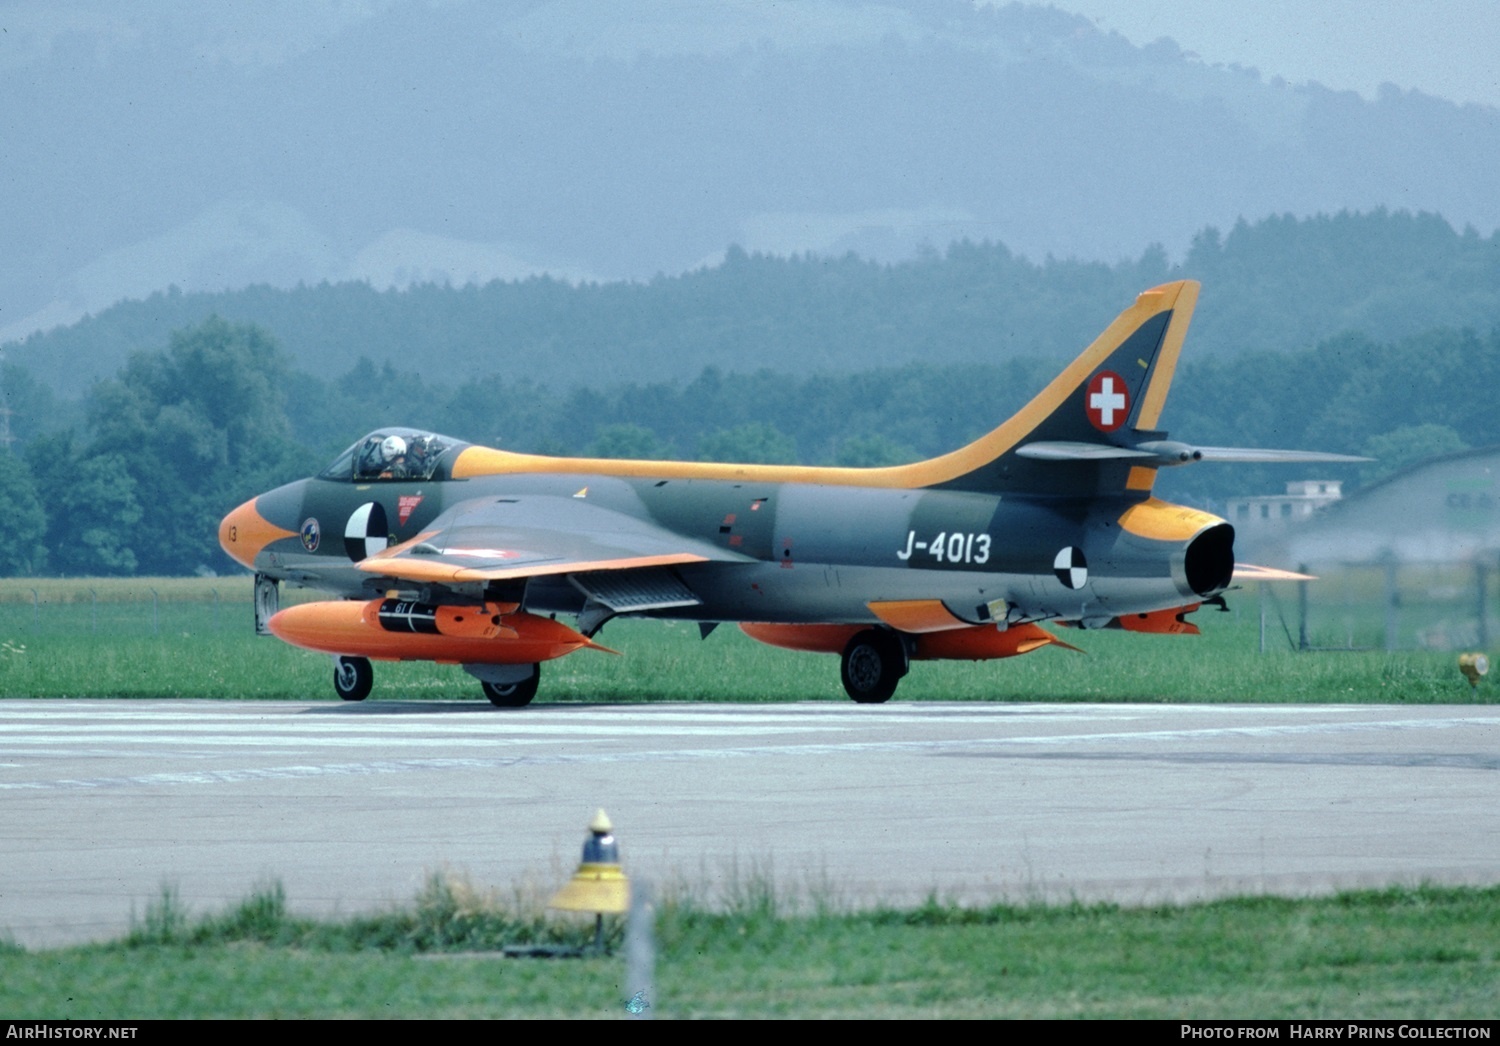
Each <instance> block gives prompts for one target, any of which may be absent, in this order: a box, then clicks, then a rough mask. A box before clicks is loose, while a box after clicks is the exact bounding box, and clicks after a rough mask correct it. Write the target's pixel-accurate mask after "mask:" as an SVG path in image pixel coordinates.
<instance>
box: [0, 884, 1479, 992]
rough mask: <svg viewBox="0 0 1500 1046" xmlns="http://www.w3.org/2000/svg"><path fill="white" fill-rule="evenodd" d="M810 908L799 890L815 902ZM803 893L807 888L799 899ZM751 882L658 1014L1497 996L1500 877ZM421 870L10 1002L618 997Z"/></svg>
mask: <svg viewBox="0 0 1500 1046" xmlns="http://www.w3.org/2000/svg"><path fill="white" fill-rule="evenodd" d="M803 907H806V906H805V905H804V906H803ZM813 907H814V909H816V906H813ZM778 908H779V904H778V901H777V895H776V892H775V891H774V890H771V889H759V888H757V887H756V886H755V884H750V885H749V887H747V889H745V890H744V891H743V892H742V893H741V894H740V895H739V896H738V897H737V898H735V899H734V900H733V901H732V902H731V903H730V904H729V905H728V906H727V908H724V909H721V910H716V911H711V910H708V909H705V908H703V907H701V906H699V905H697V904H694V903H692V902H691V901H684V900H681V899H676V900H673V899H670V898H669V899H668V901H667V902H666V903H665V904H663V905H662V906H661V909H660V910H659V912H658V915H657V918H656V921H655V926H656V929H655V942H656V948H657V952H656V960H655V977H654V984H653V985H652V986H651V988H650V990H649V991H648V992H647V994H646V996H645V999H646V1000H647V1001H648V1002H649V1003H650V1004H651V1007H652V1011H653V1015H654V1016H658V1017H668V1018H671V1017H677V1018H701V1017H809V1016H816V1017H881V1018H901V1017H1046V1018H1057V1017H1141V1018H1184V1017H1193V1018H1301V1019H1315V1018H1330V1019H1332V1018H1339V1019H1348V1018H1360V1017H1364V1018H1389V1019H1402V1020H1412V1019H1424V1018H1426V1019H1431V1018H1476V1017H1489V1016H1491V1015H1492V1014H1493V1012H1494V1007H1495V1000H1496V998H1497V997H1500V889H1488V890H1471V889H1436V888H1421V889H1400V890H1387V891H1379V892H1360V893H1347V894H1341V895H1338V896H1335V897H1330V898H1321V899H1313V900H1284V899H1277V898H1254V899H1232V900H1224V901H1217V902H1213V903H1209V904H1200V905H1189V906H1163V907H1152V908H1136V909H1122V908H1118V907H1115V906H1112V905H1080V904H1074V905H1061V906H1057V905H1052V906H1047V905H1022V906H996V907H991V908H982V909H965V908H956V907H950V906H946V905H942V904H939V903H936V902H931V903H929V904H927V905H925V906H922V907H919V908H916V909H910V910H877V911H869V912H845V911H837V910H829V909H828V908H826V907H825V908H824V910H821V911H818V910H813V911H812V912H810V913H806V914H794V913H793V914H789V913H785V912H782V911H779V910H778ZM588 936H589V927H588V926H587V925H586V924H579V923H576V922H574V923H567V922H554V921H550V920H548V919H547V918H545V917H544V916H542V915H540V914H537V913H536V912H535V910H533V911H532V912H531V913H522V914H517V910H516V909H515V908H513V907H508V906H506V905H503V904H497V903H496V902H495V901H494V900H493V898H486V897H483V896H480V895H479V894H478V893H477V892H476V891H473V890H472V889H469V888H467V887H465V886H463V884H459V888H458V889H454V888H453V887H452V886H450V884H448V883H445V882H443V881H441V880H435V881H434V883H433V884H431V885H430V886H429V887H428V889H427V890H426V891H425V892H424V894H423V895H422V896H421V897H420V898H418V900H417V902H416V904H415V905H413V906H411V907H409V908H406V909H402V910H393V911H388V912H385V913H381V914H378V915H373V916H364V917H360V918H354V919H348V920H345V921H342V922H329V923H315V922H312V921H309V920H303V919H298V918H296V917H294V916H291V915H289V914H287V911H286V904H285V899H284V898H283V897H282V895H281V891H280V889H279V888H278V887H269V888H266V889H263V890H262V891H260V892H259V893H257V894H256V895H255V896H253V897H251V898H249V899H247V900H246V901H245V902H244V903H243V904H241V905H240V906H239V907H237V908H235V909H232V910H230V911H227V912H223V913H217V914H212V915H207V916H199V917H196V918H195V917H193V916H191V915H190V914H188V913H185V912H183V911H181V909H180V908H178V907H177V906H176V905H175V902H174V901H173V899H172V897H171V895H170V894H167V895H164V898H163V900H162V901H159V902H158V903H157V904H156V905H155V906H153V908H152V909H151V910H150V911H148V912H147V913H145V916H144V917H143V918H142V919H141V920H140V921H139V922H138V924H137V927H136V929H135V931H134V932H133V933H132V934H131V935H130V936H129V937H128V938H127V939H125V940H123V941H119V942H114V943H109V944H100V945H92V946H88V947H80V948H69V949H64V950H57V951H45V952H35V953H28V952H24V951H21V950H20V949H14V948H12V949H8V950H4V951H0V1012H3V1013H5V1014H6V1015H7V1016H8V1017H11V1018H28V1019H37V1018H53V1019H58V1018H71V1019H82V1020H86V1019H91V1018H105V1017H110V1018H117V1019H132V1018H154V1017H174V1018H179V1017H194V1018H200V1017H219V1018H222V1017H560V1018H561V1017H565V1018H579V1017H596V1018H610V1017H624V1016H626V1009H625V1005H626V1002H627V1000H628V999H630V998H631V996H632V995H634V993H635V992H636V991H637V990H639V989H640V988H641V986H639V985H632V984H629V983H627V981H626V965H625V962H624V959H623V958H622V957H621V955H620V953H621V952H622V951H623V949H621V948H619V945H620V943H621V931H620V928H619V926H618V925H615V926H614V927H613V929H612V933H611V939H612V941H613V942H614V944H615V945H616V954H615V955H613V956H608V957H597V958H586V959H565V960H539V959H505V958H501V957H500V955H499V954H498V948H499V946H500V945H502V944H505V943H525V942H537V941H548V942H564V943H583V942H584V941H586V939H587V938H588Z"/></svg>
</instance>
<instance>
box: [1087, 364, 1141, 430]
mask: <svg viewBox="0 0 1500 1046" xmlns="http://www.w3.org/2000/svg"><path fill="white" fill-rule="evenodd" d="M1083 409H1084V413H1086V414H1088V416H1089V424H1090V425H1092V426H1094V428H1096V429H1098V430H1099V431H1100V432H1113V431H1115V429H1117V428H1119V427H1120V426H1121V425H1123V424H1125V419H1126V418H1128V417H1129V416H1130V389H1129V388H1127V387H1126V385H1125V379H1124V378H1122V377H1120V376H1119V375H1118V374H1116V373H1115V372H1114V371H1112V370H1101V371H1100V372H1099V373H1098V374H1095V375H1094V376H1093V378H1091V379H1090V380H1089V387H1088V392H1087V393H1085V394H1084V398H1083Z"/></svg>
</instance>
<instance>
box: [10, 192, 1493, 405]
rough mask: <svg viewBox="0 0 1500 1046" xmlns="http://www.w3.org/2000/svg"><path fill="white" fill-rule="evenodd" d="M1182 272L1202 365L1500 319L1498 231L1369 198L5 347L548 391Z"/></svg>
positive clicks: (1011, 331)
mask: <svg viewBox="0 0 1500 1046" xmlns="http://www.w3.org/2000/svg"><path fill="white" fill-rule="evenodd" d="M1183 276H1187V277H1192V278H1195V279H1199V280H1201V281H1202V282H1203V284H1204V290H1203V297H1202V300H1201V302H1200V304H1199V307H1198V312H1197V315H1196V317H1195V319H1194V324H1193V332H1192V340H1191V346H1190V349H1191V358H1193V359H1209V358H1233V357H1236V356H1239V355H1243V354H1246V353H1251V352H1261V351H1265V350H1278V351H1292V350H1302V349H1307V348H1310V347H1311V346H1313V345H1314V344H1316V343H1317V342H1319V341H1321V340H1323V339H1325V338H1328V337H1331V336H1334V335H1338V334H1342V333H1345V332H1351V331H1352V332H1359V333H1362V334H1363V335H1365V336H1367V337H1369V338H1373V339H1375V340H1376V341H1381V342H1385V341H1390V340H1392V339H1398V338H1403V337H1407V336H1410V335H1414V334H1418V333H1421V332H1424V331H1428V330H1431V329H1433V328H1436V327H1450V328H1461V327H1468V328H1472V329H1474V330H1476V331H1478V332H1480V333H1487V332H1488V331H1489V330H1490V329H1492V328H1494V327H1496V326H1497V325H1500V233H1496V234H1492V235H1490V236H1488V237H1482V236H1480V235H1479V234H1478V233H1477V232H1475V231H1474V230H1472V229H1469V230H1466V231H1464V232H1462V233H1460V232H1457V231H1455V230H1454V229H1453V228H1452V227H1451V226H1449V225H1448V223H1447V222H1445V221H1444V220H1443V219H1442V218H1439V217H1437V216H1436V215H1431V214H1424V215H1413V214H1408V213H1405V212H1396V213H1391V212H1387V211H1376V212H1373V213H1370V214H1363V215H1359V214H1347V213H1346V214H1339V215H1335V216H1331V217H1330V216H1322V217H1315V218H1308V219H1300V220H1299V219H1295V218H1291V217H1284V218H1269V219H1265V220H1263V221H1260V222H1256V223H1254V224H1250V223H1237V224H1236V225H1235V226H1234V227H1233V228H1231V229H1229V230H1228V232H1226V233H1221V232H1220V231H1219V230H1217V229H1214V228H1209V229H1205V230H1202V231H1201V232H1200V233H1199V234H1198V235H1197V236H1195V237H1194V238H1193V245H1192V247H1191V249H1190V250H1189V251H1188V256H1187V258H1186V259H1185V260H1184V262H1183V263H1182V264H1181V265H1177V266H1173V265H1170V264H1169V263H1168V260H1167V257H1166V255H1165V253H1164V252H1163V251H1162V250H1161V249H1160V248H1154V249H1151V250H1147V251H1145V252H1143V254H1142V255H1141V256H1140V257H1139V258H1138V259H1134V260H1127V261H1122V262H1118V263H1116V264H1114V265H1105V264H1102V263H1097V262H1095V263H1087V262H1078V261H1058V260H1055V259H1054V260H1049V261H1047V262H1045V263H1042V264H1037V263H1033V262H1030V261H1028V260H1027V259H1025V258H1022V257H1020V256H1018V255H1016V254H1014V253H1012V252H1011V251H1009V250H1008V249H1007V248H1005V247H1004V246H1001V245H998V244H975V243H968V242H962V243H958V244H955V245H953V246H952V247H950V248H949V249H948V250H947V251H946V252H944V253H942V254H939V253H937V252H936V251H931V252H927V253H924V254H922V255H921V256H919V257H917V258H914V259H912V260H910V261H905V262H900V263H897V264H893V265H882V264H879V263H876V262H871V261H868V260H862V259H860V258H857V257H855V256H853V255H846V256H844V257H841V258H833V259H829V258H820V257H816V256H811V255H799V256H797V257H794V258H784V257H773V256H769V255H758V254H755V255H752V254H747V253H746V252H745V251H743V250H740V249H738V248H735V249H732V250H731V251H730V252H729V254H728V256H727V258H726V259H725V261H724V262H723V263H721V264H719V265H717V266H714V267H711V268H703V269H699V270H695V271H693V272H690V273H686V274H683V275H681V276H663V277H658V278H657V279H654V280H651V281H650V282H647V283H603V284H593V283H590V284H583V285H576V286H575V285H571V284H567V283H564V282H561V281H558V280H553V279H547V278H534V279H529V280H523V281H511V282H500V281H494V282H491V283H487V284H485V285H483V286H466V287H459V288H455V287H447V286H436V285H433V284H423V285H419V286H416V287H412V288H410V289H408V290H404V291H394V290H391V291H383V292H381V291H376V290H374V289H373V288H372V287H371V286H370V285H369V284H366V283H341V284H320V285H318V286H314V287H298V288H293V289H291V290H280V289H276V288H272V287H269V286H265V285H260V286H256V287H250V288H247V289H245V290H239V291H228V292H221V293H217V294H208V293H201V292H200V293H191V294H190V293H183V292H181V291H177V290H173V291H171V292H168V293H164V294H163V293H158V294H153V295H151V296H150V297H148V298H146V299H145V300H144V301H131V302H122V303H121V304H119V305H115V306H113V307H111V308H109V309H106V310H105V311H104V312H102V313H100V314H99V315H98V316H94V317H90V318H89V319H86V320H83V321H81V322H79V323H77V324H74V325H72V326H69V327H65V328H59V329H56V330H53V331H50V332H47V333H39V334H34V335H32V336H31V337H30V338H27V339H26V340H25V341H24V342H22V343H21V344H19V345H14V346H12V347H11V348H10V350H9V352H8V360H9V362H10V363H11V364H12V365H18V366H20V367H24V368H25V369H26V370H27V371H28V372H29V374H30V376H31V377H32V378H34V379H37V380H39V381H41V382H43V383H44V384H46V385H49V386H51V387H52V388H54V389H56V390H58V391H59V392H61V393H63V394H64V395H67V396H74V395H77V394H78V393H80V392H82V391H84V390H85V389H86V388H87V387H88V384H89V383H90V382H91V381H93V380H97V379H100V378H106V377H110V376H113V375H114V374H115V372H116V371H118V370H119V368H120V367H121V366H122V365H123V364H124V362H125V360H126V358H127V357H128V355H129V353H130V352H131V351H133V350H136V349H143V348H144V349H156V350H159V349H161V348H162V347H163V346H165V345H166V344H167V342H168V336H169V334H170V332H171V331H173V330H175V329H179V328H183V327H188V326H193V325H196V324H199V323H201V322H203V320H204V319H206V318H207V317H209V316H210V315H218V316H221V317H224V318H225V319H230V320H236V321H247V322H252V323H255V324H257V325H259V326H261V327H263V328H265V329H267V330H268V331H269V332H271V333H272V334H273V335H275V337H276V338H277V339H278V340H279V342H280V343H281V345H282V346H283V347H284V348H285V349H286V350H287V351H288V352H289V354H290V355H291V357H292V359H293V362H294V365H295V366H296V367H297V368H298V369H299V370H302V371H304V372H306V373H308V374H312V375H316V376H319V377H322V378H324V379H329V378H332V377H335V376H339V375H343V374H345V373H346V372H349V371H350V370H351V369H352V368H354V367H355V365H356V364H357V363H359V361H360V360H362V359H365V360H369V361H370V362H371V363H373V364H375V365H376V366H389V367H392V368H394V369H395V370H396V371H399V372H417V373H420V374H421V375H422V377H423V379H424V380H425V381H426V382H428V383H430V384H433V385H440V386H449V387H452V386H458V385H462V384H464V383H465V382H470V381H474V380H477V379H487V378H490V377H492V376H493V377H495V378H499V379H503V380H504V381H506V382H510V383H514V382H532V383H536V384H543V385H548V386H550V387H551V388H553V389H555V390H567V389H571V388H575V387H579V386H589V387H593V388H604V387H610V386H614V385H618V384H621V383H626V382H634V383H637V384H641V385H647V384H652V383H678V384H681V383H685V382H688V381H691V380H693V379H695V378H696V377H697V376H698V375H699V373H700V372H701V371H702V370H703V369H704V368H706V367H715V368H719V369H720V370H722V371H724V372H726V373H747V372H755V371H758V370H762V369H766V370H771V371H776V372H779V373H783V374H787V375H797V376H806V375H810V374H848V373H851V372H855V371H861V370H866V369H870V368H875V367H890V366H899V365H903V364H906V363H911V362H924V363H929V364H964V363H973V364H995V363H998V362H1002V361H1005V360H1008V359H1012V358H1023V359H1028V360H1043V361H1051V363H1052V364H1059V363H1061V362H1063V361H1066V360H1069V359H1071V358H1072V357H1073V356H1074V355H1076V354H1077V353H1078V352H1079V351H1080V350H1081V349H1082V348H1083V346H1085V345H1086V344H1088V342H1089V341H1091V340H1092V339H1093V337H1094V336H1095V335H1096V334H1098V333H1099V331H1100V330H1102V329H1103V327H1104V326H1105V324H1107V323H1108V322H1109V321H1110V320H1111V319H1112V318H1113V317H1114V316H1115V314H1116V313H1117V312H1118V311H1119V310H1121V309H1123V308H1124V307H1125V306H1126V305H1128V304H1129V303H1130V302H1131V301H1133V300H1134V298H1135V296H1136V295H1137V294H1138V293H1139V292H1140V291H1142V290H1144V289H1146V288H1147V287H1150V286H1153V285H1155V284H1158V283H1162V282H1164V281H1166V280H1168V279H1174V278H1179V277H1183Z"/></svg>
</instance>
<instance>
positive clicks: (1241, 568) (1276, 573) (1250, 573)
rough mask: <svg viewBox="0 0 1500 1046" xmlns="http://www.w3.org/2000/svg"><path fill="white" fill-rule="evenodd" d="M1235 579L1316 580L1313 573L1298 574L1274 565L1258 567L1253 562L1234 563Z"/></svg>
mask: <svg viewBox="0 0 1500 1046" xmlns="http://www.w3.org/2000/svg"><path fill="white" fill-rule="evenodd" d="M1234 580H1236V581H1316V580H1318V578H1317V575H1315V574H1299V573H1297V572H1296V571H1295V570H1280V569H1278V568H1276V567H1258V566H1256V565H1255V564H1254V563H1236V564H1235V565H1234Z"/></svg>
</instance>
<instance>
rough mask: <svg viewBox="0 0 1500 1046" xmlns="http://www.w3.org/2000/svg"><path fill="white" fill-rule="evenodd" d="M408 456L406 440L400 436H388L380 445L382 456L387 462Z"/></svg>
mask: <svg viewBox="0 0 1500 1046" xmlns="http://www.w3.org/2000/svg"><path fill="white" fill-rule="evenodd" d="M405 454H406V440H404V439H402V438H401V437H400V436H387V437H386V438H385V439H384V440H382V441H381V444H380V456H381V457H382V458H384V459H385V460H386V461H395V460H396V459H397V458H399V457H402V456H403V455H405Z"/></svg>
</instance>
